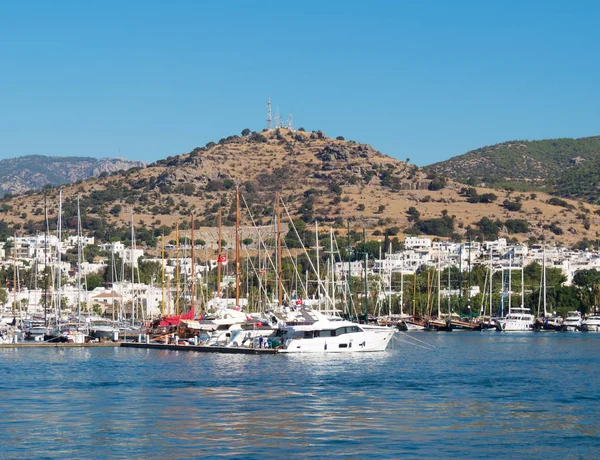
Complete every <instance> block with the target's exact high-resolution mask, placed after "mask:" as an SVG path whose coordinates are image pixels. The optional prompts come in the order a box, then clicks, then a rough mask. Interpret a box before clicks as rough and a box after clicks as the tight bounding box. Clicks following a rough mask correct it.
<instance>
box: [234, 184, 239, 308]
mask: <svg viewBox="0 0 600 460" xmlns="http://www.w3.org/2000/svg"><path fill="white" fill-rule="evenodd" d="M235 306H236V307H239V306H240V186H239V185H237V186H236V187H235Z"/></svg>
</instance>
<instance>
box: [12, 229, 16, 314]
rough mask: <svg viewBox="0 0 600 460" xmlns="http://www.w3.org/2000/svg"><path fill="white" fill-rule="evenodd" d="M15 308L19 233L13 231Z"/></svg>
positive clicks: (14, 306) (14, 301) (14, 303)
mask: <svg viewBox="0 0 600 460" xmlns="http://www.w3.org/2000/svg"><path fill="white" fill-rule="evenodd" d="M13 308H17V233H16V232H15V233H13Z"/></svg>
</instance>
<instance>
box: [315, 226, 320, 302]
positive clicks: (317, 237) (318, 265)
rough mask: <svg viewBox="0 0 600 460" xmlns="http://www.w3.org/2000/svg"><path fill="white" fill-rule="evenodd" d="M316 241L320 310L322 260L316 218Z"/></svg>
mask: <svg viewBox="0 0 600 460" xmlns="http://www.w3.org/2000/svg"><path fill="white" fill-rule="evenodd" d="M315 242H316V245H317V248H316V251H317V252H316V259H317V260H316V261H315V262H316V265H317V301H318V302H319V310H320V309H321V263H320V262H321V261H320V259H319V223H318V222H317V221H316V220H315Z"/></svg>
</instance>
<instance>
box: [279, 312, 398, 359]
mask: <svg viewBox="0 0 600 460" xmlns="http://www.w3.org/2000/svg"><path fill="white" fill-rule="evenodd" d="M313 313H314V314H315V315H316V316H317V321H315V322H314V323H313V324H308V325H299V326H288V327H285V328H283V331H284V345H283V347H282V348H281V349H280V350H279V351H280V352H281V353H354V352H366V351H385V349H386V348H387V346H388V345H389V343H390V341H391V339H392V337H393V335H394V331H395V329H394V328H390V327H386V326H371V325H366V324H357V323H353V322H350V321H346V320H343V319H336V318H328V317H326V316H324V315H322V314H321V313H319V312H316V311H314V312H313Z"/></svg>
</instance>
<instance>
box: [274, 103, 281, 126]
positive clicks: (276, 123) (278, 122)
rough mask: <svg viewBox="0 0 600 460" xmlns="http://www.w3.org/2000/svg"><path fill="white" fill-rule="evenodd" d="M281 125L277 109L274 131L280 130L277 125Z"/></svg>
mask: <svg viewBox="0 0 600 460" xmlns="http://www.w3.org/2000/svg"><path fill="white" fill-rule="evenodd" d="M280 123H281V119H280V117H279V107H277V110H275V129H277V128H280V127H281V126H279V124H280Z"/></svg>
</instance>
